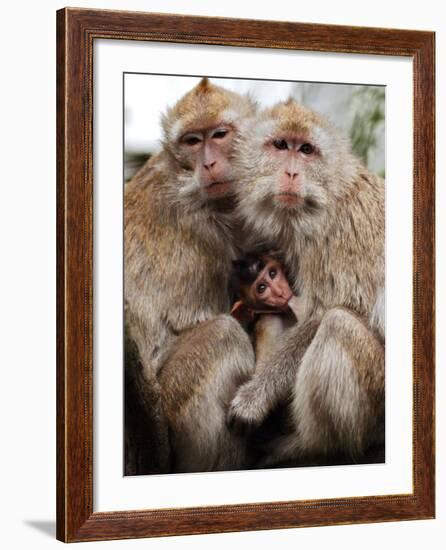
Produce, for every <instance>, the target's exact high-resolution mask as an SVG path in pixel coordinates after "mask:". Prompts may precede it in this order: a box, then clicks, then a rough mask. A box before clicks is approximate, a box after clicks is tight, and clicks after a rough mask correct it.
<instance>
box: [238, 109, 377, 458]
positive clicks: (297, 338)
mask: <svg viewBox="0 0 446 550" xmlns="http://www.w3.org/2000/svg"><path fill="white" fill-rule="evenodd" d="M240 143H241V145H240V148H239V150H238V154H237V158H238V168H239V172H240V175H241V177H240V179H239V180H238V186H237V189H238V195H239V214H240V216H241V218H242V219H243V220H244V221H245V230H246V231H245V233H246V234H247V235H251V236H252V238H253V240H254V241H256V240H257V241H258V242H259V243H260V242H267V243H271V245H272V246H273V247H275V248H277V249H279V250H280V251H281V252H282V253H283V254H284V258H285V265H286V267H287V270H288V272H289V274H290V280H291V281H292V283H293V290H294V291H295V292H296V293H298V294H299V295H302V296H305V307H304V311H303V315H302V318H301V319H300V322H299V324H298V325H297V326H296V327H291V328H290V329H289V330H288V331H287V332H286V335H285V336H284V337H283V338H282V342H281V344H280V349H279V348H276V349H275V351H274V352H273V354H272V355H271V356H269V357H268V358H267V360H266V361H264V362H263V361H262V362H261V365H256V372H255V374H254V376H253V378H252V379H251V380H250V381H249V382H247V383H246V384H244V385H242V387H241V388H240V389H239V391H238V393H237V396H236V397H235V399H234V400H233V401H232V403H231V406H230V408H229V412H228V423H229V424H230V425H232V426H235V427H241V426H248V427H255V426H258V425H260V424H261V423H262V422H263V420H264V419H265V418H266V416H267V415H268V413H269V411H271V409H272V408H273V407H274V406H275V404H276V403H277V402H278V401H280V400H282V399H283V398H284V396H285V395H287V394H289V393H290V392H292V395H293V401H292V405H291V410H292V414H291V417H292V418H291V420H292V422H293V424H294V428H295V432H294V433H293V434H292V435H291V436H289V437H288V438H287V440H286V441H284V442H282V443H280V444H279V445H278V446H277V447H276V453H277V454H276V456H277V459H278V460H281V459H287V458H300V457H302V458H303V457H308V456H315V455H319V456H324V455H325V456H326V455H333V454H336V453H344V454H346V455H350V456H351V457H355V458H359V457H361V456H363V454H364V452H365V451H366V450H367V448H368V447H370V446H373V445H374V444H378V445H382V444H383V442H384V422H383V419H384V320H385V304H384V280H385V276H384V227H385V224H384V182H383V180H382V179H381V178H379V177H377V176H376V175H374V174H372V173H370V172H369V171H368V170H367V169H366V168H365V167H364V166H363V165H362V163H361V162H360V161H359V160H358V159H357V158H356V157H355V156H354V155H353V154H352V153H351V151H350V148H349V145H348V143H347V142H346V141H345V140H344V139H343V138H342V137H341V136H340V135H339V134H338V132H337V131H336V129H335V128H334V127H333V126H332V125H331V124H330V123H329V122H328V121H327V120H326V119H324V118H323V117H322V116H320V115H318V114H317V113H315V112H313V111H310V110H308V109H306V108H304V107H302V106H301V105H299V104H297V103H296V102H294V101H293V100H289V101H287V102H284V103H279V104H278V105H276V106H274V107H272V108H270V109H266V110H265V111H263V112H262V113H260V115H259V116H258V117H257V118H256V120H255V122H254V123H253V124H252V125H251V126H250V128H249V129H248V130H247V131H246V132H245V133H244V135H243V139H242V140H240ZM254 245H255V243H252V244H251V245H250V246H254Z"/></svg>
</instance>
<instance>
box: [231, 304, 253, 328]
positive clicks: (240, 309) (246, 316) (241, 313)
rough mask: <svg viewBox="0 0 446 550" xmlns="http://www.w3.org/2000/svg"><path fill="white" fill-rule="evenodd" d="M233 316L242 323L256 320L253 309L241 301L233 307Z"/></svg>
mask: <svg viewBox="0 0 446 550" xmlns="http://www.w3.org/2000/svg"><path fill="white" fill-rule="evenodd" d="M231 315H232V316H233V317H234V319H237V321H239V322H240V323H243V322H244V321H252V320H253V319H254V312H253V311H252V309H251V308H250V307H248V306H247V305H246V304H245V302H242V301H241V300H238V301H237V302H235V304H234V305H233V306H232V309H231Z"/></svg>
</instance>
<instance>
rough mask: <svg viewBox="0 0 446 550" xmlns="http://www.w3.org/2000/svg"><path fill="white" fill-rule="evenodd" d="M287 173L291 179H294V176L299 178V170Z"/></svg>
mask: <svg viewBox="0 0 446 550" xmlns="http://www.w3.org/2000/svg"><path fill="white" fill-rule="evenodd" d="M285 174H286V175H287V176H288V177H289V178H290V180H293V179H294V178H297V176H298V175H299V172H285Z"/></svg>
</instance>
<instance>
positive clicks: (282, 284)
mask: <svg viewBox="0 0 446 550" xmlns="http://www.w3.org/2000/svg"><path fill="white" fill-rule="evenodd" d="M262 260H263V261H264V262H265V267H264V268H263V269H262V271H261V272H260V273H259V275H258V276H257V278H256V280H255V281H254V283H253V284H252V285H251V288H250V289H249V293H250V299H251V301H252V303H254V304H255V305H256V306H259V307H263V308H265V307H266V308H267V309H274V310H280V311H283V310H284V309H286V308H287V307H288V302H289V300H290V299H291V297H292V296H293V293H292V291H291V289H290V286H289V284H288V281H287V278H286V277H285V274H284V272H283V269H282V266H281V264H280V263H279V262H278V261H277V260H274V259H272V258H267V257H263V258H262Z"/></svg>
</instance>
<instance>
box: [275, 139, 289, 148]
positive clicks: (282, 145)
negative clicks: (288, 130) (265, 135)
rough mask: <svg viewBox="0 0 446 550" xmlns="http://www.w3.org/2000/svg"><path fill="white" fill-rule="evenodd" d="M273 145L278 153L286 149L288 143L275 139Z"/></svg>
mask: <svg viewBox="0 0 446 550" xmlns="http://www.w3.org/2000/svg"><path fill="white" fill-rule="evenodd" d="M273 145H274V147H275V148H276V149H279V151H284V150H285V149H288V143H287V142H286V141H285V140H284V139H275V140H274V141H273Z"/></svg>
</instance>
